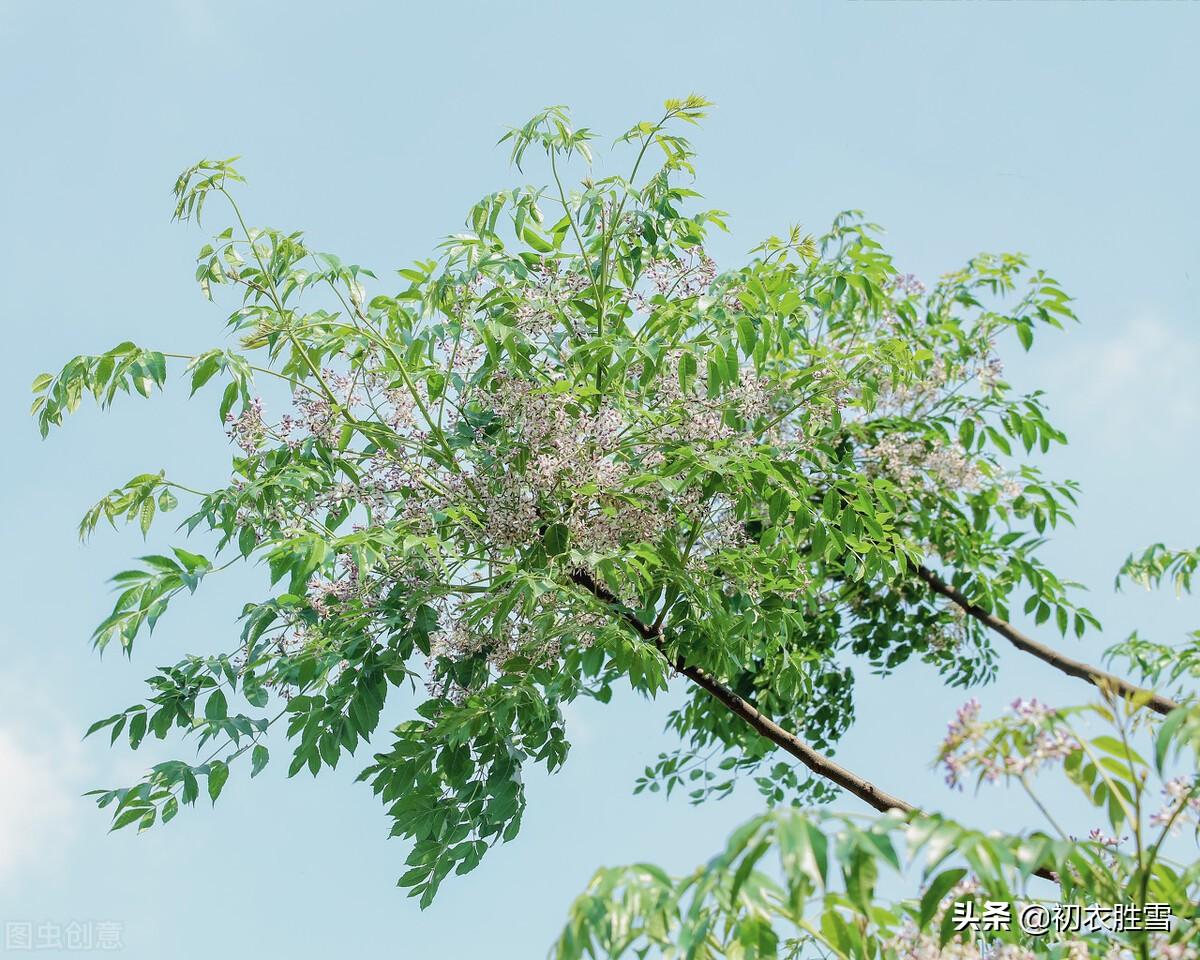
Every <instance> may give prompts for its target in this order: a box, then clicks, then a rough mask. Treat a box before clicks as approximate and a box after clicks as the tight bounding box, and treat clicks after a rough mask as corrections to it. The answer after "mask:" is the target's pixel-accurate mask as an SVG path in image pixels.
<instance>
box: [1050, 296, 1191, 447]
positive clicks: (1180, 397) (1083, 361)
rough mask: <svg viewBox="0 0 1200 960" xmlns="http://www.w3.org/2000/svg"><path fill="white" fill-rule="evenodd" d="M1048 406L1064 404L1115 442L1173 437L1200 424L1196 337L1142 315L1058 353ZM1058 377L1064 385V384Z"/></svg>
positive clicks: (1126, 442)
mask: <svg viewBox="0 0 1200 960" xmlns="http://www.w3.org/2000/svg"><path fill="white" fill-rule="evenodd" d="M1065 352H1066V353H1067V355H1068V357H1069V361H1068V362H1069V364H1070V368H1069V371H1066V370H1064V371H1062V373H1060V374H1059V375H1058V376H1056V377H1055V378H1054V379H1055V380H1057V381H1058V382H1059V383H1061V384H1062V385H1063V387H1066V388H1067V389H1063V388H1062V387H1060V386H1055V387H1054V388H1053V389H1052V391H1051V399H1052V404H1053V406H1056V407H1057V406H1059V405H1060V404H1061V405H1069V406H1071V407H1072V408H1074V409H1075V410H1076V411H1077V412H1078V413H1080V414H1082V415H1083V416H1084V417H1086V419H1087V420H1088V421H1089V422H1091V423H1093V424H1095V425H1096V426H1097V427H1098V428H1099V429H1100V430H1102V431H1103V433H1104V434H1105V435H1106V437H1107V438H1108V439H1109V440H1110V441H1111V442H1112V444H1114V445H1118V446H1124V445H1127V444H1128V442H1129V439H1130V436H1131V434H1132V435H1133V436H1136V437H1137V438H1138V440H1139V442H1141V443H1145V442H1151V443H1159V442H1162V441H1166V440H1172V439H1174V440H1177V439H1178V438H1179V437H1180V436H1181V435H1182V432H1183V431H1186V432H1187V433H1188V434H1191V433H1192V432H1194V431H1195V429H1196V427H1197V426H1200V377H1197V375H1196V371H1197V370H1198V369H1200V338H1197V337H1196V336H1195V335H1194V334H1190V333H1187V332H1185V331H1184V330H1183V329H1181V328H1179V327H1175V326H1172V325H1169V324H1166V323H1164V322H1163V321H1161V320H1159V319H1157V318H1155V317H1153V316H1147V315H1143V316H1140V317H1138V318H1136V319H1134V320H1132V321H1130V322H1129V323H1127V324H1126V325H1125V326H1124V327H1123V328H1122V329H1120V330H1119V331H1118V332H1116V333H1115V334H1113V335H1111V336H1109V337H1107V338H1105V339H1101V340H1097V341H1094V342H1086V341H1085V342H1084V343H1082V344H1080V345H1079V346H1078V347H1077V348H1076V349H1074V350H1068V351H1065ZM1064 381H1065V382H1064Z"/></svg>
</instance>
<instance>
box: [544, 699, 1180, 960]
mask: <svg viewBox="0 0 1200 960" xmlns="http://www.w3.org/2000/svg"><path fill="white" fill-rule="evenodd" d="M1087 715H1091V716H1093V717H1099V718H1101V719H1102V720H1103V721H1104V723H1105V726H1107V727H1108V728H1109V729H1110V730H1111V733H1106V734H1101V735H1098V736H1094V737H1091V738H1084V739H1079V740H1077V741H1074V745H1073V748H1072V750H1071V752H1070V753H1069V754H1068V755H1067V757H1066V760H1065V770H1066V773H1067V776H1068V777H1069V779H1070V781H1071V782H1072V783H1073V784H1075V785H1076V786H1077V787H1078V788H1080V789H1081V790H1082V792H1083V794H1084V796H1086V798H1087V799H1088V801H1090V802H1091V803H1092V804H1093V805H1095V806H1096V807H1097V808H1099V809H1101V810H1103V811H1105V812H1106V813H1107V814H1108V816H1109V818H1110V823H1111V825H1112V826H1113V827H1114V829H1116V830H1117V832H1118V833H1121V832H1123V831H1128V833H1127V834H1126V835H1125V837H1124V839H1120V838H1111V837H1105V836H1103V834H1102V833H1100V832H1099V831H1096V832H1094V833H1093V837H1092V838H1091V839H1089V840H1077V839H1074V838H1071V837H1069V836H1067V835H1064V834H1062V833H1061V832H1060V831H1059V830H1058V828H1057V826H1056V825H1055V824H1054V823H1053V821H1052V820H1051V821H1050V823H1049V826H1050V828H1051V830H1050V832H1040V831H1031V832H1028V833H1026V834H1022V835H1005V834H1000V833H998V832H995V831H993V832H989V833H983V832H980V831H978V830H972V829H969V828H967V827H963V826H961V825H959V824H957V823H954V822H953V821H950V820H947V819H945V818H942V817H938V816H925V815H922V814H917V815H913V816H911V817H908V818H904V817H901V816H899V815H898V814H897V815H889V816H886V817H882V818H877V819H865V818H852V817H846V816H835V815H823V814H820V813H805V812H800V811H796V810H778V811H775V812H772V813H767V814H764V815H763V816H760V817H757V818H755V819H754V820H751V821H750V822H748V823H746V824H745V825H743V826H742V827H740V828H739V829H738V830H737V831H736V832H735V833H734V834H733V836H732V837H731V838H730V840H729V842H728V844H727V845H726V847H725V849H724V850H723V851H721V852H720V853H719V854H718V855H717V856H716V857H714V858H713V859H711V860H710V861H708V862H707V863H705V864H704V865H703V866H701V867H698V868H697V869H696V870H695V871H694V872H692V873H690V874H688V875H686V876H683V877H678V878H675V877H671V876H669V875H668V874H667V873H666V872H664V871H663V870H661V869H660V868H658V867H655V866H653V865H650V864H644V863H639V864H634V865H631V866H628V867H617V868H605V869H602V870H600V871H598V872H597V873H596V875H595V877H594V878H593V879H592V882H591V883H590V884H589V886H588V888H587V890H586V891H585V892H584V893H583V894H582V895H581V896H580V897H579V898H578V899H577V900H576V901H575V903H574V904H573V905H572V907H571V910H570V916H569V920H568V922H567V925H566V927H565V929H564V930H563V932H562V934H561V936H560V938H559V940H558V942H557V944H556V946H555V948H554V950H553V951H552V956H554V957H556V958H557V960H582V958H589V957H590V958H601V957H622V956H639V957H644V956H647V955H653V956H661V957H664V958H679V960H682V958H688V960H700V958H705V960H708V958H718V957H724V958H729V960H768V958H769V960H775V958H780V957H794V958H798V957H802V956H803V957H808V956H820V957H837V958H842V960H875V958H880V960H905V958H912V957H956V958H962V960H976V958H980V957H989V956H1001V957H1007V958H1011V960H1033V958H1035V957H1047V958H1055V960H1057V958H1061V957H1068V956H1069V957H1071V958H1086V957H1097V958H1099V957H1113V956H1140V957H1148V956H1154V957H1164V958H1165V957H1190V956H1193V955H1194V947H1195V944H1196V943H1197V942H1200V929H1198V928H1197V923H1198V922H1200V916H1198V915H1197V914H1196V910H1195V905H1196V903H1197V901H1198V900H1200V864H1198V863H1197V862H1196V861H1195V859H1194V858H1193V859H1192V861H1191V862H1190V863H1179V862H1173V861H1172V860H1171V859H1169V858H1168V857H1167V856H1166V852H1165V849H1164V846H1163V844H1164V840H1165V839H1166V838H1167V837H1168V836H1170V835H1171V834H1172V832H1173V831H1175V830H1176V829H1177V828H1178V827H1179V826H1181V825H1183V824H1185V823H1186V824H1187V825H1188V826H1189V827H1191V828H1192V829H1193V831H1194V829H1195V827H1196V824H1197V817H1198V816H1200V778H1198V777H1197V770H1198V767H1200V764H1198V762H1197V761H1198V759H1200V733H1198V731H1200V710H1198V709H1197V708H1195V707H1192V708H1190V709H1184V708H1181V709H1180V710H1179V711H1177V712H1176V713H1175V714H1173V715H1172V716H1171V717H1169V718H1168V720H1167V721H1166V722H1165V723H1164V724H1163V725H1162V726H1161V727H1160V728H1159V730H1158V732H1157V735H1156V736H1154V737H1152V738H1151V742H1152V744H1153V745H1154V747H1155V757H1156V759H1155V761H1154V762H1153V764H1149V763H1147V762H1146V761H1145V760H1143V759H1142V758H1141V757H1140V756H1139V755H1138V754H1137V752H1136V751H1135V750H1134V749H1133V748H1132V747H1131V746H1129V739H1130V734H1131V728H1132V727H1136V726H1137V725H1138V724H1139V723H1140V721H1141V720H1142V719H1143V718H1141V716H1140V714H1139V713H1138V710H1137V706H1136V704H1128V703H1126V704H1115V703H1106V704H1101V705H1095V706H1092V707H1090V708H1088V709H1087V710H1073V711H1057V712H1049V713H1044V714H1042V713H1039V715H1038V716H1031V715H1030V711H1029V705H1028V704H1025V705H1023V706H1022V708H1021V710H1020V711H1019V712H1018V714H1017V715H1016V716H1014V717H1012V718H1009V719H1007V720H1001V721H995V722H992V723H988V724H984V725H983V726H985V727H986V728H987V738H988V742H989V751H992V752H986V751H985V753H983V754H981V755H980V757H979V758H978V760H977V762H978V763H979V764H980V765H981V766H983V767H984V769H987V765H988V763H990V762H991V761H993V760H995V759H997V758H999V759H1000V761H1001V766H1002V767H1004V768H1012V767H1014V766H1015V767H1024V766H1025V764H1026V763H1027V762H1028V761H1029V760H1030V758H1031V757H1034V756H1036V754H1037V749H1038V746H1037V738H1036V733H1035V732H1034V731H1035V728H1040V727H1044V726H1045V725H1047V724H1049V725H1051V726H1053V725H1056V724H1067V725H1068V726H1069V725H1070V724H1071V723H1072V722H1073V721H1072V718H1074V719H1075V720H1076V721H1077V720H1078V719H1079V718H1081V717H1083V716H1087ZM1072 729H1074V728H1072ZM1031 733H1033V734H1034V735H1032V736H1030V734H1031ZM1170 761H1178V762H1180V763H1181V765H1182V768H1183V770H1184V771H1185V773H1184V775H1183V776H1182V777H1180V778H1177V779H1171V780H1169V781H1167V783H1166V790H1165V793H1166V798H1167V801H1166V806H1165V807H1164V809H1163V810H1162V811H1159V812H1158V813H1156V814H1154V815H1153V816H1151V815H1150V814H1149V813H1147V812H1146V811H1148V810H1149V809H1150V806H1151V805H1152V793H1151V789H1150V787H1149V784H1150V783H1151V782H1152V774H1157V775H1158V776H1159V777H1161V778H1163V779H1164V780H1165V779H1166V776H1167V764H1168V763H1169V762H1170ZM1114 796H1115V797H1119V798H1120V800H1119V802H1117V803H1116V804H1114V803H1113V802H1112V798H1113V797H1114ZM1131 838H1132V839H1131ZM771 861H774V863H773V864H772V863H771ZM1050 877H1053V880H1050V879H1049V878H1050ZM885 884H886V885H887V886H889V887H893V888H894V887H895V886H896V885H897V884H905V885H912V884H916V885H917V886H918V887H919V892H918V893H917V894H916V895H914V896H912V897H910V898H906V899H900V900H897V901H894V902H889V901H888V900H886V899H885V898H884V896H883V895H882V894H881V891H880V888H881V887H883V886H884V885H885ZM988 902H991V903H994V904H1004V905H1007V909H1008V917H1009V922H1008V923H1007V924H1003V925H1001V926H1000V927H999V928H998V929H994V930H989V929H986V927H984V928H979V927H978V925H977V928H976V929H971V928H970V927H966V926H963V927H960V925H959V924H958V923H956V920H955V918H956V915H959V916H965V915H966V913H967V911H969V912H970V913H971V915H973V916H974V917H976V918H979V917H982V916H983V915H984V913H985V904H986V903H988ZM1096 904H1132V905H1134V906H1136V907H1137V908H1138V913H1137V916H1138V917H1139V918H1142V919H1140V920H1139V921H1138V923H1137V926H1138V927H1141V928H1142V929H1132V927H1133V925H1132V924H1131V925H1130V926H1131V929H1128V930H1125V931H1104V930H1103V929H1096V930H1092V931H1091V932H1088V931H1087V930H1086V929H1085V930H1083V931H1079V930H1078V929H1077V930H1075V931H1072V930H1070V929H1069V928H1068V929H1064V930H1059V929H1057V928H1056V927H1055V926H1053V925H1052V923H1053V917H1054V916H1055V913H1054V912H1055V911H1056V910H1064V909H1066V910H1067V912H1066V913H1065V915H1066V916H1070V913H1069V907H1070V906H1072V905H1073V906H1074V907H1075V909H1076V910H1078V911H1079V914H1078V915H1079V917H1080V918H1081V919H1080V925H1083V926H1085V928H1086V926H1087V924H1086V921H1085V920H1084V919H1083V918H1086V917H1087V916H1088V908H1089V907H1091V906H1093V905H1096ZM1147 905H1158V906H1156V907H1152V908H1151V910H1152V911H1154V912H1161V911H1162V910H1163V909H1164V908H1165V909H1166V911H1167V912H1168V913H1169V914H1170V915H1171V916H1173V917H1174V918H1175V922H1174V923H1173V925H1172V926H1171V927H1170V928H1168V929H1162V930H1160V931H1157V932H1156V931H1154V930H1153V927H1152V926H1150V924H1149V923H1148V922H1147V918H1149V917H1150V916H1151V913H1150V912H1148V911H1147ZM1031 909H1032V910H1033V911H1034V912H1033V913H1026V911H1028V910H1031ZM1043 920H1044V921H1045V922H1044V925H1043V924H1042V923H1041V921H1043ZM1039 927H1040V929H1039ZM1146 927H1150V929H1146ZM1026 928H1028V929H1026ZM1189 950H1191V951H1193V952H1189ZM1122 951H1127V952H1122Z"/></svg>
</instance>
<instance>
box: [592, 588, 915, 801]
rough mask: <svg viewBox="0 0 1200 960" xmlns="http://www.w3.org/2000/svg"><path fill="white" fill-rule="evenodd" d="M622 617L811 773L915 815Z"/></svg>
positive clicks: (652, 629)
mask: <svg viewBox="0 0 1200 960" xmlns="http://www.w3.org/2000/svg"><path fill="white" fill-rule="evenodd" d="M571 580H572V581H573V582H574V583H576V584H578V585H579V586H581V587H583V588H584V589H585V590H587V591H588V592H590V593H591V594H592V595H593V596H595V597H597V598H598V599H600V600H603V601H604V602H605V603H609V604H612V605H614V606H616V607H620V606H621V604H620V601H619V600H618V599H617V598H616V597H615V596H613V594H612V593H611V592H610V591H609V590H608V589H607V588H606V587H605V586H604V585H603V584H601V583H599V582H597V580H596V579H595V578H594V577H593V576H592V575H591V574H590V573H588V572H587V571H586V570H576V571H574V572H573V573H572V574H571ZM620 615H621V618H622V619H623V620H625V622H626V623H628V624H629V625H630V626H631V627H632V628H633V629H634V630H636V631H637V633H638V634H639V635H640V636H641V637H642V639H643V640H646V641H648V642H650V643H652V644H654V646H655V648H656V649H657V650H658V651H659V653H661V654H662V655H663V656H664V657H666V658H667V660H668V662H669V663H670V664H671V666H672V667H673V668H674V669H675V671H676V672H677V673H680V674H682V675H683V676H685V677H687V678H688V679H689V680H691V681H692V683H694V684H696V685H697V686H699V687H701V688H703V689H704V690H705V691H707V692H708V694H709V695H710V696H712V697H713V698H714V699H715V700H717V702H719V703H720V704H721V705H722V706H723V707H725V709H727V710H728V711H729V712H730V713H732V714H734V715H735V716H737V717H740V718H741V719H742V720H744V721H745V722H746V723H747V724H748V725H749V726H750V727H751V728H752V729H753V730H754V731H755V732H756V733H758V734H759V735H760V736H762V737H765V738H766V739H768V740H770V741H771V742H772V743H774V744H775V745H776V746H778V747H779V748H780V749H782V750H784V751H786V752H787V753H790V754H791V755H792V756H793V757H795V758H796V759H797V760H799V761H800V762H801V763H802V764H804V765H805V766H806V767H808V769H809V770H811V771H812V772H813V773H815V774H817V776H820V777H824V778H825V779H827V780H830V781H832V782H833V783H836V784H837V785H838V786H839V787H841V788H842V789H843V790H845V791H846V792H848V793H852V794H854V796H856V797H858V798H859V799H860V800H862V801H863V802H864V803H866V804H868V805H869V806H872V807H874V808H875V809H876V810H878V811H880V812H881V813H887V812H888V811H889V810H900V811H902V812H904V813H912V812H914V811H915V810H916V807H914V806H913V805H912V804H911V803H908V802H907V801H905V800H901V799H900V798H899V797H894V796H892V795H891V794H890V793H886V792H885V791H883V790H880V789H879V788H878V787H876V786H875V785H874V784H873V783H871V782H870V781H869V780H865V779H863V778H862V777H860V776H858V774H856V773H853V772H851V771H849V770H847V769H846V768H845V767H843V766H842V765H841V764H838V763H834V761H833V760H831V759H830V758H829V757H827V756H825V755H824V754H823V753H819V752H818V751H816V750H814V749H813V748H812V747H810V746H809V745H808V744H807V743H805V742H804V741H803V740H801V739H800V738H799V737H797V736H796V735H795V734H794V733H790V732H789V731H787V730H785V729H784V728H783V727H781V726H780V725H779V724H777V723H776V722H775V721H774V720H772V719H771V718H770V717H768V716H765V715H764V714H763V713H762V712H761V711H759V709H758V708H757V707H755V706H754V705H753V704H752V703H750V702H749V701H747V700H745V699H744V698H743V697H740V696H738V695H737V694H736V693H734V692H733V691H732V690H731V689H729V687H728V686H726V685H725V684H724V683H722V682H721V681H720V680H718V679H717V678H716V677H713V676H712V675H710V674H709V673H707V672H706V671H704V670H702V669H700V668H699V667H695V666H691V665H689V664H687V663H684V662H683V660H682V659H679V658H675V659H671V658H670V657H669V655H668V654H667V650H666V641H665V638H664V637H663V633H662V628H661V627H658V626H652V625H650V624H646V623H642V621H641V620H639V619H638V618H637V617H635V616H634V615H633V614H632V613H630V612H629V611H627V610H623V609H622V610H621V611H620Z"/></svg>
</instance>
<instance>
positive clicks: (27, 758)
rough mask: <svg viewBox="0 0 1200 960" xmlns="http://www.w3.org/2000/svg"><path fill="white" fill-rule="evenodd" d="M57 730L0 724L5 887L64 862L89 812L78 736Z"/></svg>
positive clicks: (0, 849) (0, 868) (0, 870)
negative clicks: (27, 874) (30, 872)
mask: <svg viewBox="0 0 1200 960" xmlns="http://www.w3.org/2000/svg"><path fill="white" fill-rule="evenodd" d="M54 726H55V729H54V730H53V731H52V732H49V733H46V732H33V731H30V730H27V729H25V728H24V727H19V726H17V725H14V724H3V725H0V882H3V881H8V880H13V879H17V878H19V877H20V875H21V873H22V872H23V871H25V870H27V869H33V868H35V867H38V866H44V865H46V864H47V863H48V862H49V863H54V862H57V861H58V860H60V859H61V858H62V856H63V854H64V852H65V851H66V848H67V846H68V845H69V843H70V840H71V838H72V836H73V835H74V827H75V824H76V822H77V818H78V816H79V814H80V813H81V812H83V811H85V810H86V809H87V808H86V801H84V800H82V799H81V798H80V796H79V795H80V793H81V792H82V788H81V784H82V782H83V781H84V779H85V776H84V774H85V764H84V762H83V751H82V749H81V746H80V743H79V737H78V735H77V734H72V733H69V732H68V731H67V729H66V726H65V724H61V723H56V724H54Z"/></svg>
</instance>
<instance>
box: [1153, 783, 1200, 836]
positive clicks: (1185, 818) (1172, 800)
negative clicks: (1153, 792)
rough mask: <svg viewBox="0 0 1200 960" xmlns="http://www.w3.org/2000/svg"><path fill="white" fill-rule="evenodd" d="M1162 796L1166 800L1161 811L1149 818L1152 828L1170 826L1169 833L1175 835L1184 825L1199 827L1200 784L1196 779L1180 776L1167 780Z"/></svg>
mask: <svg viewBox="0 0 1200 960" xmlns="http://www.w3.org/2000/svg"><path fill="white" fill-rule="evenodd" d="M1163 796H1165V797H1166V798H1167V802H1166V804H1165V805H1164V806H1163V808H1162V809H1161V810H1159V811H1158V812H1156V813H1154V814H1152V815H1151V817H1150V823H1151V824H1153V825H1154V826H1158V827H1165V826H1167V825H1168V824H1170V826H1171V832H1172V833H1177V832H1179V831H1180V830H1182V829H1183V827H1184V826H1185V825H1192V826H1200V784H1198V783H1197V779H1196V777H1194V776H1192V777H1187V776H1180V777H1174V778H1173V779H1171V780H1168V781H1167V782H1166V784H1164V786H1163Z"/></svg>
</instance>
